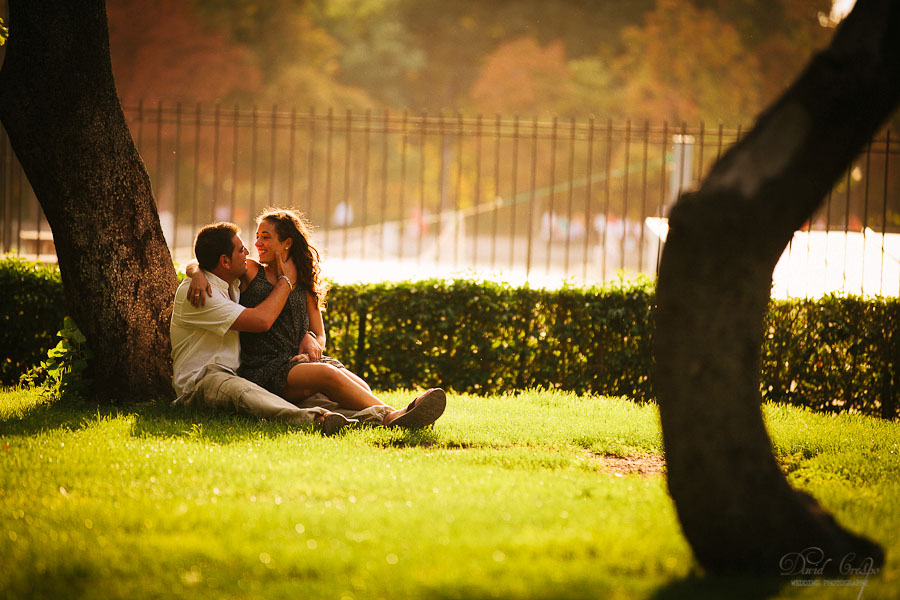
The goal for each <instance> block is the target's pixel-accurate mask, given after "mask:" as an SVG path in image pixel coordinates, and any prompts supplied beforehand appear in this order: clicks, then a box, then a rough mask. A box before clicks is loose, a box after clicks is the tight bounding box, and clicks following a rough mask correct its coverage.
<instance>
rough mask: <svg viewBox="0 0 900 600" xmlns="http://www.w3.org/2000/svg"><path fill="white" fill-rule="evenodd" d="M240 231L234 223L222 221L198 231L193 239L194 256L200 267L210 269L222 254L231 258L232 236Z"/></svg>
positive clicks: (216, 263)
mask: <svg viewBox="0 0 900 600" xmlns="http://www.w3.org/2000/svg"><path fill="white" fill-rule="evenodd" d="M239 232H240V229H238V226H237V225H235V224H234V223H228V222H225V221H222V222H220V223H213V224H212V225H207V226H206V227H204V228H203V229H201V230H200V231H199V232H197V238H196V239H195V240H194V256H196V257H197V263H198V264H199V265H200V268H201V269H205V270H207V271H212V270H213V269H215V268H216V265H218V264H219V257H220V256H222V255H223V254H224V255H225V256H227V257H228V258H231V253H232V252H234V236H236V235H237V234H238V233H239Z"/></svg>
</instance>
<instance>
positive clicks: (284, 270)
mask: <svg viewBox="0 0 900 600" xmlns="http://www.w3.org/2000/svg"><path fill="white" fill-rule="evenodd" d="M275 274H276V276H277V277H278V278H279V279H281V276H282V275H286V276H287V278H288V279H290V280H291V287H293V286H295V285H297V266H296V265H295V264H294V261H292V260H291V258H290V257H288V259H287V260H285V259H284V257H283V256H282V255H281V252H276V253H275Z"/></svg>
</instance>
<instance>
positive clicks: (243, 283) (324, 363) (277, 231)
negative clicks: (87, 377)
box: [171, 209, 446, 435]
mask: <svg viewBox="0 0 900 600" xmlns="http://www.w3.org/2000/svg"><path fill="white" fill-rule="evenodd" d="M257 224H258V227H257V230H256V249H257V251H258V253H259V262H256V261H255V260H253V259H248V258H247V255H248V250H247V248H246V247H245V246H244V242H243V240H241V237H240V235H239V230H238V228H237V227H236V226H235V225H234V224H232V223H215V224H213V225H207V226H206V227H204V228H203V229H201V230H200V232H199V233H198V234H197V238H196V241H195V242H194V254H195V256H196V258H197V262H196V263H191V264H190V265H188V268H187V270H186V272H187V274H188V276H189V277H188V279H185V280H184V281H183V282H182V283H181V285H180V286H179V287H178V290H177V291H176V292H175V306H174V309H173V313H172V325H171V335H172V359H173V368H174V374H173V378H172V382H173V385H174V387H175V392H176V394H177V396H178V398H177V399H176V400H175V402H176V403H179V404H185V405H197V406H204V407H213V408H225V409H229V410H235V411H237V412H239V413H243V414H249V415H253V416H257V417H261V418H269V419H277V420H281V421H285V422H288V423H292V424H304V423H313V424H315V425H316V426H318V427H319V428H320V429H321V430H322V431H324V432H325V433H326V434H327V435H331V434H333V433H335V432H337V431H339V430H340V429H341V428H343V427H345V426H347V425H350V424H355V423H367V424H373V425H382V426H384V427H405V428H420V427H425V426H427V425H431V424H432V423H434V422H435V421H436V420H437V419H438V417H440V416H441V414H443V412H444V407H445V405H446V396H445V394H444V391H443V390H441V389H439V388H433V389H429V390H428V391H426V392H425V393H424V394H422V395H421V396H419V397H417V398H416V399H415V400H413V401H412V402H411V403H410V404H409V406H407V407H406V408H404V409H400V410H395V409H393V408H391V407H390V406H388V405H387V404H385V403H384V402H382V401H381V400H379V399H378V398H377V397H376V396H375V395H374V394H372V390H371V388H370V387H369V386H368V384H366V382H365V381H363V380H362V379H361V378H360V377H359V376H357V375H356V374H354V373H352V372H350V371H349V370H348V369H347V368H345V367H344V365H342V364H341V363H340V362H339V361H337V360H335V359H333V358H331V357H328V356H325V355H324V354H323V351H324V348H325V341H326V338H325V328H324V324H323V321H322V313H321V307H322V306H323V304H324V301H325V293H326V291H327V290H326V287H325V285H324V284H323V282H322V281H321V279H320V270H319V255H318V252H317V251H316V249H315V248H313V247H312V246H311V245H310V243H309V229H308V226H307V224H306V223H305V221H304V220H303V219H302V218H301V217H300V216H299V215H298V214H297V213H295V212H293V211H290V210H276V209H272V210H267V211H265V212H263V213H262V214H261V215H260V216H259V218H258V219H257Z"/></svg>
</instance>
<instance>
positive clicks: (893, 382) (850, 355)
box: [762, 295, 900, 418]
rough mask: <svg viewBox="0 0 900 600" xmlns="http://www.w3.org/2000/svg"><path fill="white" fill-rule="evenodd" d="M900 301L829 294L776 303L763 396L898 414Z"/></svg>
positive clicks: (824, 407)
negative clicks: (813, 298) (819, 297)
mask: <svg viewBox="0 0 900 600" xmlns="http://www.w3.org/2000/svg"><path fill="white" fill-rule="evenodd" d="M898 327H900V300H898V299H897V298H871V299H863V298H859V297H842V296H833V295H832V296H825V297H824V298H821V299H819V300H790V301H775V302H773V303H772V306H771V309H770V311H769V315H768V323H767V328H766V331H767V333H766V340H765V342H764V346H763V363H762V373H763V378H762V379H763V386H762V391H763V397H764V398H765V399H766V400H772V401H776V402H787V403H790V404H795V405H798V406H808V407H810V408H812V409H814V410H819V411H831V412H841V411H848V410H849V411H853V412H862V413H865V414H869V415H880V416H882V417H885V418H894V417H896V416H898V410H897V409H898V407H897V392H898V387H900V381H898V379H897V377H898V374H897V369H898V367H900V364H898V363H900V332H898Z"/></svg>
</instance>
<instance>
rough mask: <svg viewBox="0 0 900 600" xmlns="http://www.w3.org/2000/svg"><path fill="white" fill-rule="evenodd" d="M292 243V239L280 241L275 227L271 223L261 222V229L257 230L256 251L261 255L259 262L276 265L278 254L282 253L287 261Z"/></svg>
mask: <svg viewBox="0 0 900 600" xmlns="http://www.w3.org/2000/svg"><path fill="white" fill-rule="evenodd" d="M292 243H293V240H292V239H291V238H287V239H285V240H282V241H279V239H278V234H277V233H275V225H274V224H273V223H271V222H270V221H266V220H263V221H260V222H259V227H257V228H256V251H257V253H259V262H261V263H264V264H269V263H274V262H275V253H276V252H281V256H282V257H284V259H285V260H287V258H288V252H287V251H288V248H290V247H291V244H292Z"/></svg>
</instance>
